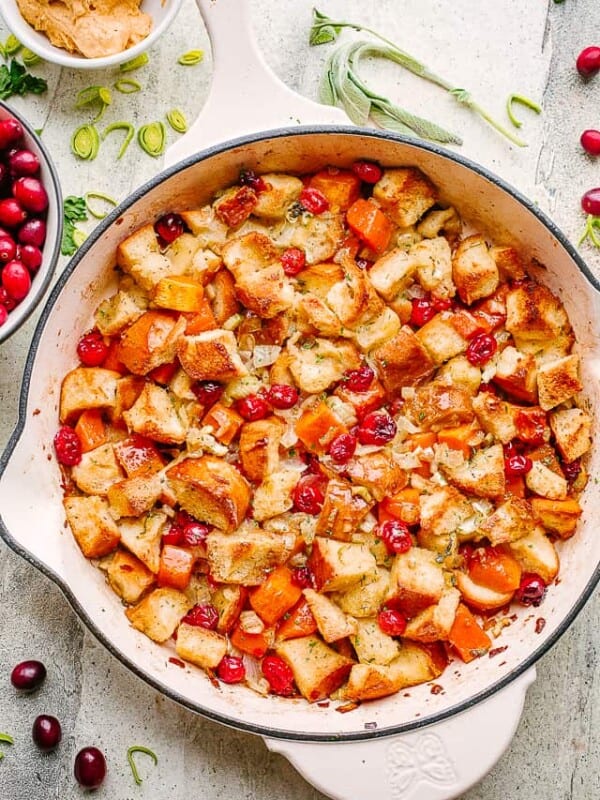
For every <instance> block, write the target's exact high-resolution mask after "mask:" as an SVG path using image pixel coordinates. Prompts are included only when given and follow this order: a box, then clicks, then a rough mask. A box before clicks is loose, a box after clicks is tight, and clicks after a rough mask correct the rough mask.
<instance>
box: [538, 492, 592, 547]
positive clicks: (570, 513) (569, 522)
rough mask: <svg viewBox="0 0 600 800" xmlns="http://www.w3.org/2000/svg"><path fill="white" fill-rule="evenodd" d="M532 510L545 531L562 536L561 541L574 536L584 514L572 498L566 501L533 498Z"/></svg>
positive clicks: (577, 502) (576, 501)
mask: <svg viewBox="0 0 600 800" xmlns="http://www.w3.org/2000/svg"><path fill="white" fill-rule="evenodd" d="M531 508H532V509H533V513H534V515H535V517H536V518H537V519H538V520H539V521H540V522H541V523H542V525H543V526H544V529H545V530H546V531H548V532H549V533H554V534H556V535H557V536H560V538H561V539H568V538H569V537H571V536H573V534H574V533H575V530H576V528H577V523H578V521H579V517H580V516H581V512H582V509H581V506H580V505H579V501H578V500H576V499H575V498H572V497H569V498H567V499H566V500H546V499H545V498H541V497H532V498H531Z"/></svg>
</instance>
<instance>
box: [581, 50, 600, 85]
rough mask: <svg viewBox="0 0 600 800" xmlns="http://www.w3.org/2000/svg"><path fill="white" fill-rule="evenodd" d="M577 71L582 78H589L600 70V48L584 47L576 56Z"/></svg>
mask: <svg viewBox="0 0 600 800" xmlns="http://www.w3.org/2000/svg"><path fill="white" fill-rule="evenodd" d="M575 63H576V66H577V71H578V72H579V74H580V75H581V76H582V77H583V78H590V77H591V76H592V75H594V74H595V73H596V72H598V70H599V69H600V47H596V46H595V45H592V46H591V47H586V48H585V49H584V50H582V51H581V53H579V55H578V56H577V61H576V62H575Z"/></svg>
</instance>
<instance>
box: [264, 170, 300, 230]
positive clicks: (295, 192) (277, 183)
mask: <svg viewBox="0 0 600 800" xmlns="http://www.w3.org/2000/svg"><path fill="white" fill-rule="evenodd" d="M261 178H262V180H263V181H264V183H265V185H266V187H267V188H266V189H264V190H263V191H261V192H259V193H258V202H257V203H256V205H255V206H254V211H253V213H254V215H255V216H257V217H262V218H263V219H268V220H277V219H284V217H285V215H286V212H287V210H288V208H289V206H290V205H291V204H292V203H294V202H295V201H296V200H297V199H298V198H299V197H300V192H301V191H302V189H303V183H302V181H301V180H300V178H296V177H294V176H293V175H284V174H280V173H277V172H267V173H265V174H264V175H261Z"/></svg>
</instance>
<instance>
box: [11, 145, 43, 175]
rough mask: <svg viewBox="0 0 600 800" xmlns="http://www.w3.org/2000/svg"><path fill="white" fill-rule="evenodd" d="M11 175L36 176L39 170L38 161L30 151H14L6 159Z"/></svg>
mask: <svg viewBox="0 0 600 800" xmlns="http://www.w3.org/2000/svg"><path fill="white" fill-rule="evenodd" d="M8 167H9V169H10V173H11V175H15V176H16V177H18V176H20V175H36V174H37V173H38V171H39V169H40V160H39V158H38V157H37V156H36V154H35V153H32V152H31V150H15V152H14V153H11V154H10V156H9V158H8Z"/></svg>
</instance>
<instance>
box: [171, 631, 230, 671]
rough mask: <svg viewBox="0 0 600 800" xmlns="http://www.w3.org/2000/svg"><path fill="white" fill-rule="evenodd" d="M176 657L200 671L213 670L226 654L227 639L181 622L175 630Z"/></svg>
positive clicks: (213, 632)
mask: <svg viewBox="0 0 600 800" xmlns="http://www.w3.org/2000/svg"><path fill="white" fill-rule="evenodd" d="M175 649H176V650H177V655H178V656H179V657H180V658H183V659H184V661H191V663H192V664H196V665H197V666H198V667H202V669H215V667H218V665H219V663H220V662H221V659H222V658H223V656H224V655H225V654H226V653H227V639H226V638H225V637H224V636H222V635H221V634H220V633H217V632H216V631H211V630H207V629H206V628H200V627H198V626H197V625H188V624H187V623H186V622H182V623H181V625H180V626H179V627H178V628H177V642H176V643H175Z"/></svg>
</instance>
